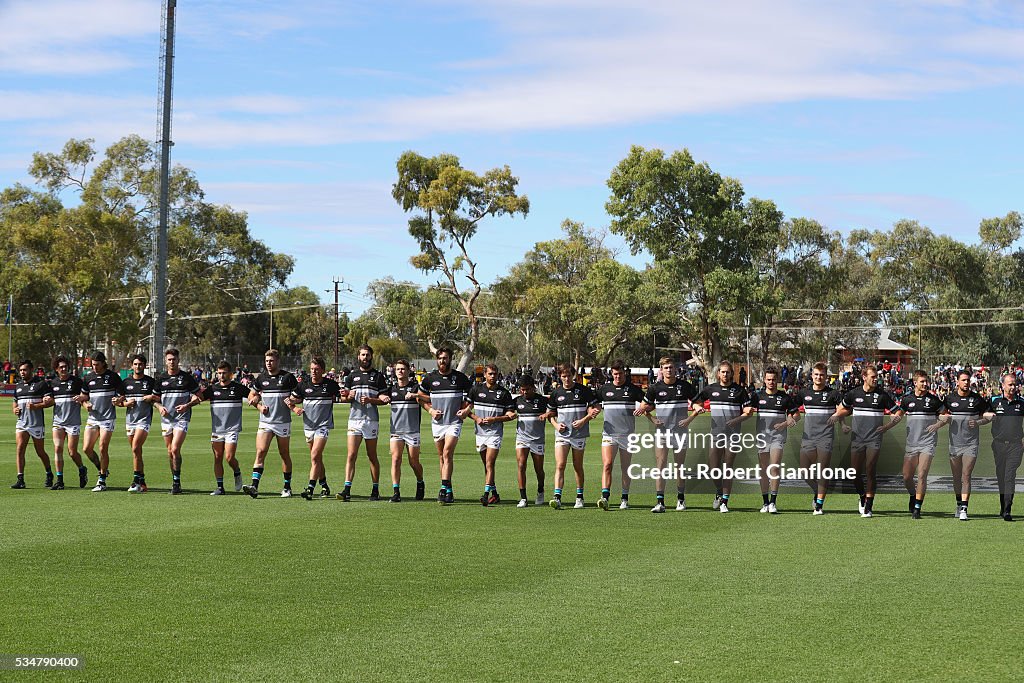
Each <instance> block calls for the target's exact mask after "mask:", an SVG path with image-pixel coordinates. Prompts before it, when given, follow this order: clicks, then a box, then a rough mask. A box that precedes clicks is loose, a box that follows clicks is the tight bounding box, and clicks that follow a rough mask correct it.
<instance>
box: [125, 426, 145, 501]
mask: <svg viewBox="0 0 1024 683" xmlns="http://www.w3.org/2000/svg"><path fill="white" fill-rule="evenodd" d="M148 438H149V432H148V431H146V430H145V429H133V430H132V431H131V432H130V433H129V434H128V446H129V448H131V451H132V487H131V488H129V489H128V490H129V491H131V492H132V493H143V492H144V491H146V490H148V487H147V486H146V465H145V463H144V462H143V460H142V446H143V445H144V444H145V443H146V439H148ZM132 489H135V490H134V491H132Z"/></svg>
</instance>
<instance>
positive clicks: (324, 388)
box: [292, 377, 341, 432]
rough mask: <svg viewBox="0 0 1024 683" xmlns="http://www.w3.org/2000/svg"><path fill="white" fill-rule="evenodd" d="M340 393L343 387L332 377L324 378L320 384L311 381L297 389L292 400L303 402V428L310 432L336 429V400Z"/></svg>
mask: <svg viewBox="0 0 1024 683" xmlns="http://www.w3.org/2000/svg"><path fill="white" fill-rule="evenodd" d="M340 393H341V387H340V386H339V385H338V383H337V382H335V381H334V380H333V379H331V378H330V377H324V378H323V379H322V380H321V382H320V384H313V380H309V381H308V382H303V383H302V384H300V385H299V386H298V387H296V388H295V389H294V390H293V391H292V398H294V399H296V400H298V401H302V428H303V429H305V430H306V431H310V432H315V431H316V430H318V429H334V399H336V398H338V394H340Z"/></svg>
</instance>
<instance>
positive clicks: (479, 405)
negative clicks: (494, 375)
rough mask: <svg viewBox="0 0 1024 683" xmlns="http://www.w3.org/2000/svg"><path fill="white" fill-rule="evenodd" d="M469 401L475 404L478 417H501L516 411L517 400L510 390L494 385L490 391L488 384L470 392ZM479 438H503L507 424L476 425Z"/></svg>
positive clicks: (479, 385)
mask: <svg viewBox="0 0 1024 683" xmlns="http://www.w3.org/2000/svg"><path fill="white" fill-rule="evenodd" d="M469 400H470V401H472V403H473V412H474V413H475V414H476V416H477V417H499V416H501V415H504V414H506V413H508V412H510V411H512V410H515V399H514V398H513V397H512V394H510V393H509V391H508V389H506V388H505V387H501V386H498V385H494V388H493V389H488V388H487V385H486V384H478V385H477V386H476V387H475V388H474V389H473V391H471V392H469ZM475 431H476V434H477V436H501V435H502V434H504V433H505V423H504V422H495V423H493V424H487V425H482V424H478V425H476V430H475Z"/></svg>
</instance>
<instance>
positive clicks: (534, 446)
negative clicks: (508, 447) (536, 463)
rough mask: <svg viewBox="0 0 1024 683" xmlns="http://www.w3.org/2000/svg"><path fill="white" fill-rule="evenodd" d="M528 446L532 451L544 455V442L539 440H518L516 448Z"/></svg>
mask: <svg viewBox="0 0 1024 683" xmlns="http://www.w3.org/2000/svg"><path fill="white" fill-rule="evenodd" d="M520 448H528V449H530V452H531V453H536V454H537V455H544V444H543V443H541V442H539V441H516V450H519V449H520Z"/></svg>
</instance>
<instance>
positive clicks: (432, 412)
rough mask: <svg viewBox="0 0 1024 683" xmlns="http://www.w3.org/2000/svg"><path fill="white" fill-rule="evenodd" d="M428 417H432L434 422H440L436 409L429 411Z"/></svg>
mask: <svg viewBox="0 0 1024 683" xmlns="http://www.w3.org/2000/svg"><path fill="white" fill-rule="evenodd" d="M430 417H432V418H433V419H435V420H440V419H441V411H440V410H438V409H437V408H431V409H430Z"/></svg>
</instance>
